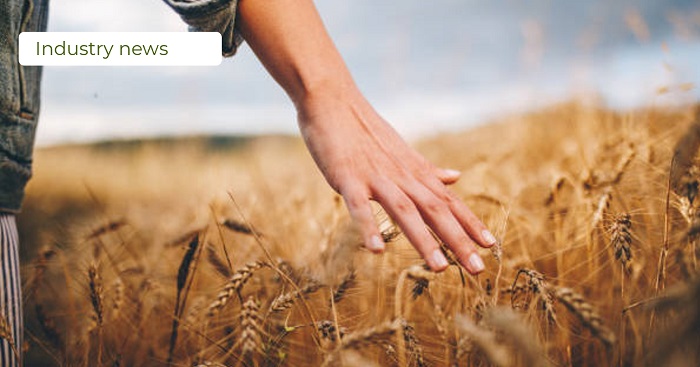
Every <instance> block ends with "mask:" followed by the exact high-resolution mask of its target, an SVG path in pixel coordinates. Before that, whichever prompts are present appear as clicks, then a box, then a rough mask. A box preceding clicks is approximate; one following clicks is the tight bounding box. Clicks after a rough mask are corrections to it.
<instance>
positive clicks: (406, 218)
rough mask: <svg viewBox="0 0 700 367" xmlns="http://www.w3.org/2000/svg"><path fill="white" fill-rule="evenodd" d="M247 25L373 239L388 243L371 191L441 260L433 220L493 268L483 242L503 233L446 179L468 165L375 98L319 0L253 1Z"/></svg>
mask: <svg viewBox="0 0 700 367" xmlns="http://www.w3.org/2000/svg"><path fill="white" fill-rule="evenodd" d="M237 27H238V29H239V30H240V32H241V34H242V35H243V37H244V38H245V40H246V41H247V42H248V44H249V45H250V47H251V49H252V50H253V51H254V52H255V54H256V55H257V56H258V58H259V59H260V61H261V62H262V63H263V65H265V67H266V68H267V70H268V71H269V72H270V75H272V77H273V78H274V79H275V80H276V81H277V82H278V83H279V84H280V86H282V88H284V90H285V91H286V92H287V94H288V95H289V97H290V98H291V100H292V101H293V102H294V105H295V106H296V109H297V112H298V115H299V116H298V117H299V126H300V128H301V132H302V135H303V136H304V139H305V141H306V145H307V146H308V148H309V151H310V152H311V155H312V156H313V157H314V159H315V160H316V163H317V164H318V167H319V168H320V169H321V172H323V175H324V176H325V178H326V180H327V181H328V183H329V184H330V185H331V186H332V187H333V188H334V189H335V190H336V191H337V192H338V193H340V194H341V195H342V196H343V198H344V199H345V203H346V204H347V207H348V210H349V211H350V215H351V216H352V218H353V219H354V220H355V221H356V222H357V224H358V225H359V227H360V229H361V232H362V235H363V238H364V243H365V246H367V248H368V249H370V250H372V251H374V252H381V251H382V250H383V249H384V243H383V242H382V237H381V235H380V233H379V229H378V227H377V224H376V223H375V220H374V215H373V213H372V208H371V205H370V200H374V201H377V202H378V203H379V204H380V205H381V206H382V207H384V209H385V210H386V211H387V212H388V213H389V215H390V216H391V217H392V218H393V219H394V221H396V223H398V225H399V226H400V227H401V229H402V230H403V232H404V233H405V234H406V237H408V239H409V240H410V241H411V243H412V244H413V246H415V248H416V249H417V250H418V252H420V254H421V255H422V256H423V258H424V259H425V261H426V262H427V263H428V265H429V266H430V268H431V269H433V270H435V271H441V270H444V269H445V268H446V267H447V265H448V263H447V259H446V258H445V256H444V255H443V253H442V251H441V250H440V245H439V244H438V241H437V240H436V239H435V238H433V236H432V234H431V233H430V230H429V228H430V229H432V231H433V232H434V233H435V234H436V235H437V237H438V238H439V239H440V240H441V241H442V242H444V243H445V244H446V245H447V247H449V248H450V250H452V252H453V253H454V254H455V255H456V256H457V260H458V261H459V262H460V263H461V264H462V265H463V266H464V267H465V268H467V270H469V272H471V273H472V274H476V273H478V272H480V271H482V270H484V263H483V261H482V260H481V258H480V257H479V255H478V254H477V253H476V247H475V244H478V245H481V246H483V247H488V246H491V245H493V244H495V243H496V239H495V238H494V237H493V235H491V233H490V232H489V231H488V230H486V227H485V226H484V224H483V223H481V221H479V220H478V219H477V218H476V216H475V215H474V214H473V213H472V212H471V211H470V210H469V209H468V208H467V207H466V206H465V205H464V203H462V202H461V201H460V200H459V199H457V198H456V197H455V196H454V194H452V193H451V192H450V191H449V190H448V189H447V188H446V187H445V185H446V184H450V183H453V182H455V181H456V180H457V179H458V177H459V173H458V172H454V171H447V170H442V169H438V168H436V167H434V166H433V165H431V164H430V163H429V162H428V161H427V160H426V159H425V158H423V156H421V155H420V154H418V153H417V152H416V151H415V150H413V149H412V148H411V147H409V146H408V145H407V144H406V143H405V142H404V141H403V139H401V137H400V136H399V135H398V134H397V133H396V132H395V131H394V130H393V129H392V128H391V126H389V124H388V123H386V121H384V120H383V119H382V118H381V117H380V116H379V115H378V114H377V113H376V112H375V111H374V109H373V108H372V106H370V104H369V103H368V102H367V101H366V100H365V98H364V97H363V96H362V94H361V93H360V91H359V89H358V88H357V86H356V85H355V83H354V81H353V80H352V76H351V75H350V71H349V70H348V69H347V67H346V65H345V63H344V62H343V59H342V57H341V56H340V53H338V50H337V49H336V48H335V45H334V44H333V41H332V40H331V39H330V37H329V36H328V33H327V32H326V30H325V27H324V26H323V22H322V20H321V17H320V16H319V14H318V12H317V11H316V8H315V6H314V4H313V1H311V0H276V1H266V0H245V1H240V2H239V4H238V17H237Z"/></svg>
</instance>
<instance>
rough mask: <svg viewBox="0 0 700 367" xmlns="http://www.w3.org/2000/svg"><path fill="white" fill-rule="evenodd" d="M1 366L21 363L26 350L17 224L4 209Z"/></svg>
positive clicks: (0, 283) (0, 280) (0, 229)
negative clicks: (24, 349) (24, 345)
mask: <svg viewBox="0 0 700 367" xmlns="http://www.w3.org/2000/svg"><path fill="white" fill-rule="evenodd" d="M0 245H1V247H0V250H1V251H2V252H1V253H0V257H1V258H0V262H1V264H0V265H2V268H1V269H0V339H1V340H0V366H2V367H15V366H20V365H21V362H20V357H21V353H22V330H23V319H22V283H21V282H20V279H19V256H18V239H17V225H16V224H15V217H14V215H10V214H2V213H0Z"/></svg>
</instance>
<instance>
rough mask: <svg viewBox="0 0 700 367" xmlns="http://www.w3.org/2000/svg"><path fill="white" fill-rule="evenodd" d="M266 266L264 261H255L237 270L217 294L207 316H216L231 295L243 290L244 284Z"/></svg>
mask: <svg viewBox="0 0 700 367" xmlns="http://www.w3.org/2000/svg"><path fill="white" fill-rule="evenodd" d="M264 266H266V263H264V262H262V261H254V262H250V263H248V264H246V265H245V266H243V267H242V268H240V269H238V270H236V272H234V273H233V275H232V276H231V279H229V281H228V283H226V285H225V286H224V287H223V288H222V289H221V290H220V291H219V293H218V294H217V295H216V300H215V301H213V302H212V303H211V304H210V305H209V308H208V312H207V316H208V317H210V318H211V317H214V316H216V315H217V314H218V313H219V312H221V310H222V309H223V308H224V307H225V306H226V304H227V303H228V302H229V300H230V299H231V297H232V296H233V295H234V294H235V293H236V292H239V293H240V291H241V289H242V288H243V286H245V284H246V283H247V282H248V280H250V278H251V277H252V276H253V273H255V271H256V270H258V269H260V268H262V267H264Z"/></svg>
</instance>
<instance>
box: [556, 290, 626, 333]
mask: <svg viewBox="0 0 700 367" xmlns="http://www.w3.org/2000/svg"><path fill="white" fill-rule="evenodd" d="M554 295H555V296H556V298H557V300H559V302H561V303H562V304H563V305H564V306H566V308H567V309H568V310H569V311H570V312H571V313H573V314H574V315H576V317H577V318H578V319H579V320H580V321H581V324H583V326H585V327H586V328H587V329H588V330H590V331H591V332H592V333H593V335H594V336H596V337H597V338H598V339H600V340H602V341H603V342H604V343H605V344H606V345H609V346H612V345H613V344H615V334H614V333H613V332H612V331H611V330H610V329H608V327H607V326H605V323H604V322H603V318H602V317H600V314H599V313H598V311H597V310H596V309H595V307H594V306H593V305H591V304H590V303H588V302H587V301H586V300H585V299H584V298H583V296H582V295H581V294H579V293H577V292H576V291H574V290H573V289H571V288H566V287H558V288H556V289H555V291H554Z"/></svg>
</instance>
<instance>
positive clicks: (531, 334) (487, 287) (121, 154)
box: [19, 103, 700, 367]
mask: <svg viewBox="0 0 700 367" xmlns="http://www.w3.org/2000/svg"><path fill="white" fill-rule="evenodd" d="M416 146H417V148H418V149H419V150H420V151H421V152H422V153H424V154H425V155H426V156H427V157H429V158H430V159H431V160H432V161H433V162H434V163H436V164H437V165H439V166H442V167H448V168H454V169H458V170H461V171H462V173H463V174H462V179H461V180H460V181H459V182H458V183H456V184H455V185H454V186H453V190H454V191H455V192H456V193H457V194H458V196H459V197H460V198H462V199H463V200H464V202H466V203H467V204H468V205H469V206H470V207H471V208H472V210H473V211H474V212H475V213H476V214H477V215H478V216H479V217H480V218H482V220H483V221H484V222H485V223H486V224H487V225H488V226H489V227H490V228H491V229H492V231H493V232H494V234H496V237H498V239H499V240H500V242H501V244H500V246H498V247H496V248H494V249H493V250H484V249H481V250H480V251H481V255H482V256H483V257H484V260H485V261H486V265H487V270H486V271H485V272H484V273H482V274H480V275H479V276H476V277H473V276H470V275H469V274H468V273H467V272H466V271H464V270H463V269H462V268H460V266H458V265H456V264H454V263H453V264H452V266H450V267H449V268H448V269H447V270H446V271H445V272H443V273H440V274H433V273H431V272H429V271H427V270H425V268H424V267H423V262H422V260H421V259H420V257H419V256H418V254H417V253H416V252H415V250H414V249H413V248H412V247H411V245H410V244H409V243H408V242H407V241H406V239H405V238H404V236H403V235H402V234H401V232H400V230H399V229H398V228H397V227H395V226H394V225H393V223H392V222H391V220H390V218H388V216H387V215H386V214H385V213H384V212H383V211H382V210H381V208H380V207H379V206H376V207H375V208H376V217H377V221H378V222H379V223H381V229H382V231H383V235H384V237H385V240H386V241H387V242H388V245H387V250H386V252H385V253H384V254H382V255H373V254H371V253H369V252H368V251H366V250H364V249H363V248H362V247H361V245H360V243H361V240H360V237H359V235H358V234H357V233H356V231H355V229H354V228H353V226H352V224H351V223H350V221H349V219H348V214H347V212H346V209H345V207H344V205H343V203H342V200H341V199H340V198H339V196H338V195H337V194H335V193H334V192H333V191H332V190H331V189H330V188H329V187H328V186H327V185H326V183H325V181H324V180H323V178H322V176H321V175H320V174H319V173H318V172H317V170H316V168H315V166H314V164H313V161H312V160H311V158H310V156H309V155H308V153H307V152H306V150H305V148H304V145H303V143H302V142H301V140H300V139H297V138H291V137H260V138H249V139H242V138H241V139H232V138H221V137H220V138H192V139H175V140H167V139H164V140H156V141H142V142H137V141H135V142H115V143H104V144H97V145H90V146H66V147H54V148H45V149H41V150H39V151H38V152H37V154H36V159H35V162H36V163H35V177H34V178H33V179H32V181H31V184H30V186H29V190H28V196H27V201H26V204H25V210H24V212H23V214H22V215H21V216H20V218H19V227H20V231H21V234H20V236H21V239H22V247H21V248H22V251H23V253H22V260H23V264H24V265H23V269H22V270H23V274H22V275H23V280H24V298H25V322H26V324H27V331H26V336H25V339H26V343H25V345H24V346H23V348H22V349H24V352H25V356H26V357H25V359H26V365H27V366H43V365H47V366H52V365H58V366H64V365H65V366H90V367H94V366H166V365H168V364H170V365H172V366H219V367H220V366H229V367H239V366H400V367H406V366H446V367H447V366H449V367H452V366H644V365H649V366H664V365H666V366H697V365H698V364H700V355H699V353H700V352H699V350H698V348H697V347H698V345H700V317H699V316H700V315H699V313H700V309H699V307H698V304H700V281H698V275H697V274H698V265H697V262H698V257H699V256H700V252H699V250H698V246H697V241H698V234H699V233H700V229H699V228H700V212H698V210H697V208H698V204H699V203H698V201H699V200H698V198H697V194H698V179H700V169H699V166H698V164H697V161H696V153H697V150H698V147H699V146H700V116H698V115H697V114H696V112H695V109H694V107H687V108H677V109H661V108H649V109H640V110H637V111H634V112H625V113H620V112H612V111H608V110H605V109H602V108H596V107H590V106H586V105H582V104H573V103H572V104H564V105H559V106H555V107H551V108H548V109H545V110H542V111H540V112H536V113H531V114H527V115H517V116H512V117H510V118H504V119H503V120H501V121H497V122H494V123H490V124H486V125H483V126H482V127H479V128H475V129H472V130H469V131H464V132H461V133H456V134H447V135H443V136H437V137H434V138H430V139H427V140H422V141H419V142H417V143H416ZM674 152H675V154H674ZM449 255H450V254H449V253H448V257H449Z"/></svg>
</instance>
